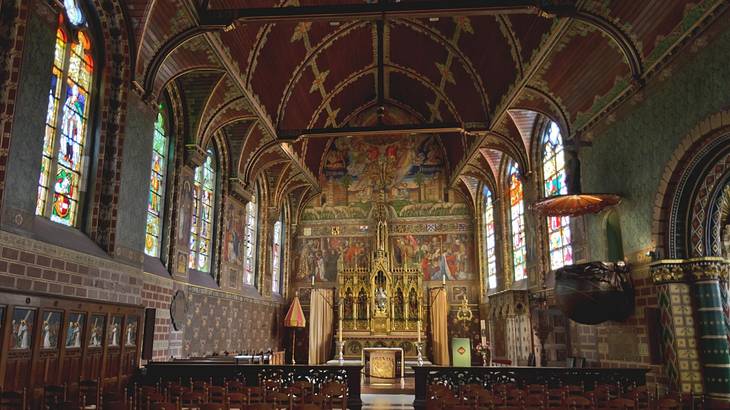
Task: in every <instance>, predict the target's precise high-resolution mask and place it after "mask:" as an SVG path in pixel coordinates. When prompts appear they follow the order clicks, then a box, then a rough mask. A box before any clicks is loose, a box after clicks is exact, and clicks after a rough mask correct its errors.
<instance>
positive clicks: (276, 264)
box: [271, 215, 282, 293]
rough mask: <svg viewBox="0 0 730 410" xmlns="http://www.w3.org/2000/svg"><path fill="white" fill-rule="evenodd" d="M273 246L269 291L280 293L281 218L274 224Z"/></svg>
mask: <svg viewBox="0 0 730 410" xmlns="http://www.w3.org/2000/svg"><path fill="white" fill-rule="evenodd" d="M273 237H274V238H273V239H274V240H273V244H272V247H271V248H272V249H271V265H272V266H271V290H272V291H273V292H274V293H280V292H281V289H280V286H281V254H282V252H281V244H282V218H281V215H280V216H279V220H278V221H276V222H274V232H273Z"/></svg>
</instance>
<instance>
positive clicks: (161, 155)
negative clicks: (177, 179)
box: [144, 105, 168, 257]
mask: <svg viewBox="0 0 730 410" xmlns="http://www.w3.org/2000/svg"><path fill="white" fill-rule="evenodd" d="M162 113H163V107H162V105H160V111H159V112H158V113H157V121H155V132H154V136H153V138H152V171H151V172H150V193H149V199H148V202H147V229H146V236H145V242H144V252H145V253H146V254H147V255H150V256H155V257H157V256H160V245H161V242H162V241H161V240H160V238H161V233H162V213H163V212H164V206H165V180H166V177H167V155H168V139H167V132H166V126H165V118H164V116H163V114H162Z"/></svg>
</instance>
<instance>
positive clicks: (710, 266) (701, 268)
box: [649, 256, 730, 284]
mask: <svg viewBox="0 0 730 410" xmlns="http://www.w3.org/2000/svg"><path fill="white" fill-rule="evenodd" d="M649 272H650V274H651V278H652V281H653V282H654V283H656V284H660V283H671V282H675V283H676V282H685V283H688V282H696V281H702V280H713V279H715V280H720V279H722V280H727V279H728V275H729V274H730V261H728V260H727V259H725V258H721V257H717V256H705V257H701V258H692V259H663V260H659V261H656V262H652V263H651V264H650V265H649Z"/></svg>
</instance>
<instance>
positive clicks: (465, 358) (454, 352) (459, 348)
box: [451, 337, 471, 367]
mask: <svg viewBox="0 0 730 410" xmlns="http://www.w3.org/2000/svg"><path fill="white" fill-rule="evenodd" d="M451 365H452V366H456V367H471V339H468V338H465V337H455V338H453V339H451Z"/></svg>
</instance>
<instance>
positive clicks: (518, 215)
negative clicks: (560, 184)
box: [507, 161, 527, 280]
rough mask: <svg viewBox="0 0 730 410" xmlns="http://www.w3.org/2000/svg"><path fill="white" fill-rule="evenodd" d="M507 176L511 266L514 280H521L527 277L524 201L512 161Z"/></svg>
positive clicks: (514, 164) (516, 167) (516, 169)
mask: <svg viewBox="0 0 730 410" xmlns="http://www.w3.org/2000/svg"><path fill="white" fill-rule="evenodd" d="M507 175H508V176H509V203H510V209H509V211H510V220H511V227H512V266H513V267H514V272H515V280H522V279H525V278H526V277H527V261H526V260H525V255H526V245H525V201H524V191H523V189H522V180H520V170H519V168H518V166H517V164H516V163H515V162H514V161H512V162H510V164H509V167H508V171H507Z"/></svg>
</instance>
